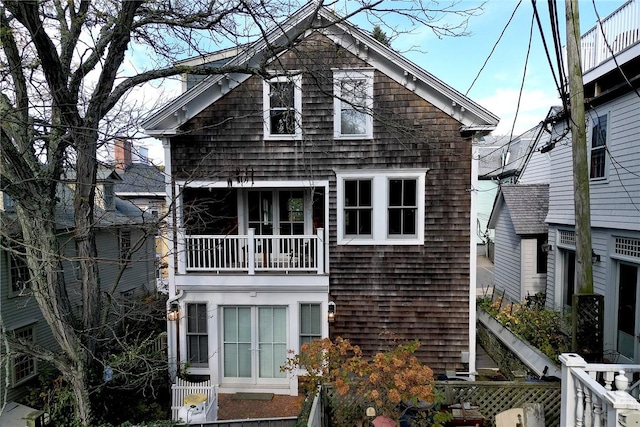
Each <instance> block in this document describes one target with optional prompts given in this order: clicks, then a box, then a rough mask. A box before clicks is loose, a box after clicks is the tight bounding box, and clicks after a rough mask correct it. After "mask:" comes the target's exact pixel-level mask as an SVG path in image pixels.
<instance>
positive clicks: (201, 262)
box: [178, 228, 325, 274]
mask: <svg viewBox="0 0 640 427" xmlns="http://www.w3.org/2000/svg"><path fill="white" fill-rule="evenodd" d="M323 236H324V229H322V228H319V229H318V233H317V234H316V235H300V236H256V235H255V231H254V229H250V230H249V234H248V235H245V236H240V235H227V236H212V235H197V236H196V235H183V234H182V233H181V236H180V237H179V242H184V243H183V244H180V246H182V247H183V249H182V250H181V251H180V253H181V254H183V255H182V256H180V257H179V260H180V261H179V263H180V264H179V269H178V270H179V272H180V273H187V272H217V273H221V272H229V273H236V272H246V273H248V274H255V273H256V272H285V273H289V272H315V273H318V274H323V273H324V254H325V245H324V238H323Z"/></svg>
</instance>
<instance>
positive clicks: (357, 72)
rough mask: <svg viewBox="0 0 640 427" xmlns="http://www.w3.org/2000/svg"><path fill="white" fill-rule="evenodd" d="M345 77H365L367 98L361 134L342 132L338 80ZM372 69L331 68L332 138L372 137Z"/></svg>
mask: <svg viewBox="0 0 640 427" xmlns="http://www.w3.org/2000/svg"><path fill="white" fill-rule="evenodd" d="M345 79H366V80H367V83H368V84H367V98H366V105H365V106H364V108H365V110H366V111H367V112H369V113H368V114H366V115H365V120H366V122H365V126H366V131H365V133H364V134H361V135H343V134H342V114H341V113H342V94H341V86H340V82H341V81H342V80H345ZM372 111H373V69H353V70H333V138H334V139H371V138H373V116H372V115H371V112H372Z"/></svg>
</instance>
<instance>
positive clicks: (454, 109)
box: [142, 1, 499, 136]
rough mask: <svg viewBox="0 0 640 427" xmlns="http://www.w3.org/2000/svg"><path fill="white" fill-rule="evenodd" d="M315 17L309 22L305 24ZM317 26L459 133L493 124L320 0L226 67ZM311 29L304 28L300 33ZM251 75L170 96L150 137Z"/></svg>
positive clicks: (153, 120)
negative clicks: (423, 102)
mask: <svg viewBox="0 0 640 427" xmlns="http://www.w3.org/2000/svg"><path fill="white" fill-rule="evenodd" d="M314 20H316V22H315V23H314V24H313V25H311V24H310V23H312V22H314ZM312 27H313V28H315V30H314V31H321V32H322V33H323V34H324V35H325V36H327V37H329V38H330V39H331V40H332V41H333V42H334V43H336V44H338V45H340V46H341V47H343V48H344V49H346V50H348V51H349V52H351V53H352V54H354V55H356V56H358V57H359V58H361V59H363V60H364V61H366V62H368V63H369V64H371V65H372V66H374V67H375V68H376V69H378V70H380V71H381V72H382V73H384V74H385V75H387V76H389V77H390V78H392V79H394V80H395V81H396V82H398V83H400V84H402V85H404V86H406V87H407V88H408V89H410V90H413V91H414V92H415V93H416V94H417V95H419V96H420V97H422V98H423V99H425V100H426V101H428V102H430V103H431V104H433V105H434V106H436V107H438V108H439V109H441V110H442V111H444V112H445V113H447V114H448V115H450V116H451V117H453V118H454V119H456V120H458V121H459V122H460V123H461V124H462V126H461V129H460V130H461V131H462V132H474V131H478V132H482V133H485V134H486V133H488V132H490V131H491V130H493V129H495V127H496V125H497V124H498V121H499V118H498V117H497V116H496V115H494V114H493V113H491V112H489V111H488V110H486V109H485V108H483V107H481V106H480V105H479V104H476V103H475V102H473V101H472V100H471V99H469V98H467V97H466V96H464V95H463V94H462V93H460V92H458V91H457V90H455V89H454V88H452V87H451V86H449V85H447V84H446V83H444V82H443V81H441V80H439V79H438V78H436V77H435V76H433V75H432V74H430V73H428V72H427V71H425V70H424V69H422V68H420V67H419V66H417V65H416V64H414V63H413V62H411V61H409V60H407V59H406V58H405V57H404V56H402V55H400V54H399V53H397V52H395V51H393V50H392V49H390V48H389V47H387V46H385V45H383V44H382V43H380V42H379V41H377V40H375V39H374V38H373V37H371V36H370V35H369V34H367V33H366V32H364V31H362V30H360V29H358V28H357V27H355V26H354V25H352V24H350V23H348V22H347V21H345V20H343V19H341V18H340V17H338V16H337V15H336V14H335V13H333V12H331V11H330V10H329V9H327V8H326V7H321V5H320V3H318V2H315V1H312V2H309V3H308V4H307V5H306V6H304V7H302V8H301V9H299V10H298V11H297V12H296V13H294V14H293V15H291V17H290V18H289V19H288V20H286V21H285V22H284V23H282V24H281V25H278V26H276V27H275V28H274V29H272V30H271V31H270V32H268V33H267V36H266V37H265V38H261V39H259V40H257V41H256V42H254V43H252V44H250V45H248V47H247V48H246V49H244V50H242V51H240V53H239V54H238V55H236V56H235V57H234V58H232V59H230V60H229V61H228V62H226V66H228V67H256V66H258V65H259V64H260V63H261V62H262V61H264V59H265V58H269V57H270V54H269V52H270V51H271V49H272V48H273V46H286V45H287V44H290V42H291V40H294V39H296V38H297V36H298V35H299V32H300V31H304V30H305V29H307V28H312ZM309 34H310V32H309V31H307V32H306V34H305V36H308V35H309ZM249 77H251V75H250V74H244V73H239V72H231V73H226V74H224V75H211V76H207V77H206V78H204V79H203V80H202V81H201V82H200V83H199V84H197V85H196V86H194V87H193V88H191V89H190V90H188V91H187V92H185V93H183V94H182V95H180V96H178V97H177V98H175V99H174V100H172V101H170V102H169V103H168V104H166V105H165V106H164V107H163V108H161V109H160V110H159V111H157V112H156V113H155V114H153V115H152V116H151V117H150V118H148V119H147V120H146V121H145V122H144V123H143V124H142V127H143V128H144V129H145V132H146V133H147V134H149V135H153V136H162V135H175V134H177V133H179V127H180V125H182V124H183V123H185V122H186V121H187V120H189V119H191V118H193V117H195V116H196V115H197V114H198V113H200V112H201V111H202V110H204V109H205V108H206V107H208V106H209V105H211V104H212V103H214V102H216V101H217V100H218V99H219V98H221V97H222V96H223V95H224V94H226V93H228V92H229V91H231V90H232V89H234V88H235V87H237V86H239V85H240V84H241V83H242V82H244V81H245V80H247V79H248V78H249Z"/></svg>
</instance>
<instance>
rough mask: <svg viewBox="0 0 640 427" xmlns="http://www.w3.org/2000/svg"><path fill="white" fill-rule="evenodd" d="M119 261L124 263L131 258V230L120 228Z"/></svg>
mask: <svg viewBox="0 0 640 427" xmlns="http://www.w3.org/2000/svg"><path fill="white" fill-rule="evenodd" d="M119 243H120V262H122V263H125V262H127V261H129V260H130V259H131V231H130V230H120V236H119Z"/></svg>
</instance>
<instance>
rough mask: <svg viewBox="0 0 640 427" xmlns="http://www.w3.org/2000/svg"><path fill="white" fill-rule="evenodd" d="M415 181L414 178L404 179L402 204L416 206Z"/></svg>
mask: <svg viewBox="0 0 640 427" xmlns="http://www.w3.org/2000/svg"><path fill="white" fill-rule="evenodd" d="M417 185H418V184H417V182H416V180H415V179H405V180H404V191H403V193H402V195H403V205H404V206H417V201H416V200H417V198H416V187H417Z"/></svg>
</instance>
